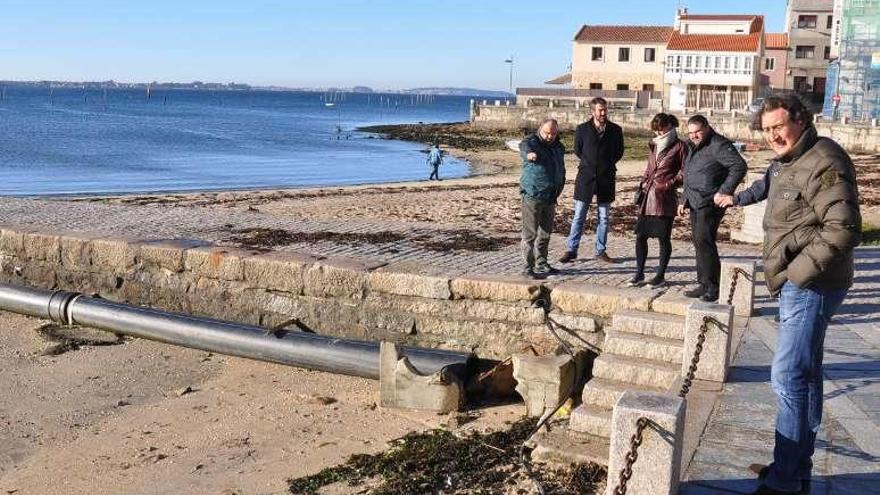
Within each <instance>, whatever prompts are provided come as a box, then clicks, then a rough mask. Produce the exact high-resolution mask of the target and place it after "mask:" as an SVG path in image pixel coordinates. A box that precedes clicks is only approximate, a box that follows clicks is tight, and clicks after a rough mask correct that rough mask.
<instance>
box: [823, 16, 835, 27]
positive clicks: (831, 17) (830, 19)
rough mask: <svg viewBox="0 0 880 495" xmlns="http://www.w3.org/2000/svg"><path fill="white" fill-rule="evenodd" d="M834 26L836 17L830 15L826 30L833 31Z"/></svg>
mask: <svg viewBox="0 0 880 495" xmlns="http://www.w3.org/2000/svg"><path fill="white" fill-rule="evenodd" d="M833 25H834V16H831V15H829V16H828V22H826V23H825V29H831V27H832V26H833Z"/></svg>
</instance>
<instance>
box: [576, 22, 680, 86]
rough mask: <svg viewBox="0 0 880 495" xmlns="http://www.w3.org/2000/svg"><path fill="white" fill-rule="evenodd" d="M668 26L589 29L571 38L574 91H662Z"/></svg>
mask: <svg viewBox="0 0 880 495" xmlns="http://www.w3.org/2000/svg"><path fill="white" fill-rule="evenodd" d="M671 34H672V28H671V27H670V26H588V25H585V26H583V27H581V28H580V30H578V32H577V34H576V35H575V37H574V41H573V47H572V56H571V85H572V87H573V88H575V89H593V90H617V91H651V92H653V91H661V90H662V88H663V60H664V56H665V53H666V43H667V41H668V40H669V37H670V35H671Z"/></svg>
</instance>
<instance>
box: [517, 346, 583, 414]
mask: <svg viewBox="0 0 880 495" xmlns="http://www.w3.org/2000/svg"><path fill="white" fill-rule="evenodd" d="M576 371H577V367H576V365H575V362H574V360H572V359H571V357H570V356H533V355H530V354H514V355H513V378H514V379H515V380H516V381H517V385H516V391H517V392H518V393H519V395H520V396H521V397H522V398H523V401H524V402H525V404H526V409H527V411H528V414H529V416H542V415H544V413H545V412H548V411H551V410H553V409H555V408H556V406H558V405H559V404H561V403H562V401H564V400H565V399H566V398H568V396H569V394H570V393H571V392H572V388H573V386H574V383H575V380H576V378H577V377H576V376H575V375H576Z"/></svg>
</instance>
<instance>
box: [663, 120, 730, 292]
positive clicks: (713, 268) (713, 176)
mask: <svg viewBox="0 0 880 495" xmlns="http://www.w3.org/2000/svg"><path fill="white" fill-rule="evenodd" d="M687 126H688V138H689V140H690V142H691V147H690V148H691V151H690V154H689V155H688V157H687V159H686V160H685V163H684V201H683V203H682V204H681V205H679V207H678V214H679V215H683V214H684V212H685V210H689V211H690V220H691V237H692V238H693V243H694V251H695V255H696V261H697V282H698V283H699V286H697V287H696V288H694V289H691V290H689V291H686V292H685V293H684V295H685V296H688V297H699V298H700V299H701V300H703V301H707V302H714V301H717V300H718V283H719V279H720V277H721V260H720V259H719V257H718V245H717V241H718V227H719V226H720V225H721V219H722V218H724V209H723V208H719V207H717V206H716V205H715V202H714V200H713V197H714V196H715V194H716V193H721V194H733V191H734V190H735V189H736V186H737V185H738V184H739V183H740V181H741V180H742V179H743V177H744V176H745V175H746V168H747V167H746V162H745V160H743V159H742V157H741V156H740V155H739V152H738V151H736V148H734V147H733V143H731V142H730V140H729V139H727V138H726V137H724V136H722V135H721V134H718V133H717V132H715V130H714V129H712V127H710V126H709V121H707V120H706V117H703V116H702V115H694V116H693V117H691V118H690V119H688V124H687Z"/></svg>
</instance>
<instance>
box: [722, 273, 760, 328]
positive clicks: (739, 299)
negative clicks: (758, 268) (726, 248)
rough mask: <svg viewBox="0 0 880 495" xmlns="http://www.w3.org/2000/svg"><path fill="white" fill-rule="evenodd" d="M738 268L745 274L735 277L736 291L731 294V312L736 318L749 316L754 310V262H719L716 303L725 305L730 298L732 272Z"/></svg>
mask: <svg viewBox="0 0 880 495" xmlns="http://www.w3.org/2000/svg"><path fill="white" fill-rule="evenodd" d="M737 268H739V269H740V270H742V271H744V272H745V275H743V274H742V273H740V274H739V276H738V277H736V291H735V292H734V293H733V301H731V305H732V306H733V312H734V314H735V315H737V316H751V315H752V311H753V310H754V297H755V262H754V261H735V260H721V283H720V284H719V286H720V288H719V291H718V293H719V297H718V302H720V303H722V304H727V302H728V298H729V297H730V286H731V284H732V283H733V275H734V271H735V270H736V269H737Z"/></svg>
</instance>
